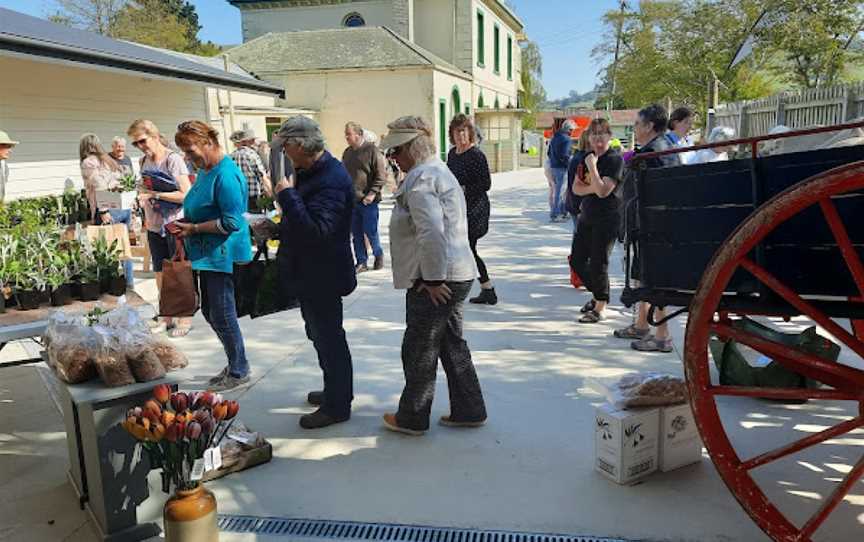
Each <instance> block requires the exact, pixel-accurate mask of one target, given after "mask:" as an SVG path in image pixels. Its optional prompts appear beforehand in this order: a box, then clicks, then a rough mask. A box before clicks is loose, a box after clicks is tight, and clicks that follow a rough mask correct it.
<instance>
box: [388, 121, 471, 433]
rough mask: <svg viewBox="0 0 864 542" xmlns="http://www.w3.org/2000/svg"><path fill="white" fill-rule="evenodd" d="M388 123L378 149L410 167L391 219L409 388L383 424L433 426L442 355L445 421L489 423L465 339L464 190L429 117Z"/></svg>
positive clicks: (412, 428) (467, 253) (467, 260)
mask: <svg viewBox="0 0 864 542" xmlns="http://www.w3.org/2000/svg"><path fill="white" fill-rule="evenodd" d="M388 128H389V130H390V131H389V133H388V134H387V136H386V137H385V138H384V139H383V140H382V141H381V147H382V148H383V149H388V150H389V154H390V155H391V156H392V157H393V159H394V160H395V161H396V163H397V164H399V168H400V169H401V170H402V171H404V172H405V173H406V176H405V180H404V181H403V182H402V184H400V185H399V188H398V189H397V190H396V193H395V194H394V197H395V199H396V202H395V205H394V207H393V211H392V214H391V218H390V258H391V261H392V264H391V267H392V270H393V285H394V286H395V287H396V288H397V289H401V290H407V292H406V294H405V314H406V317H405V319H406V328H405V335H404V336H403V338H402V369H403V371H404V373H405V388H404V390H403V391H402V397H401V398H400V400H399V408H398V410H397V411H396V412H395V413H393V414H389V413H388V414H385V415H384V427H385V428H387V429H389V430H391V431H396V432H399V433H405V434H408V435H422V434H423V433H425V432H426V430H427V429H429V417H430V413H431V409H432V397H433V395H434V392H435V372H436V371H437V367H438V359H439V358H440V359H441V365H442V366H443V367H444V372H445V373H446V374H447V387H448V389H449V391H450V414H449V415H447V416H443V417H442V418H441V420H440V423H441V425H445V426H450V427H478V426H480V425H483V424H484V423H485V422H486V405H485V403H484V401H483V393H482V391H481V389H480V381H479V380H478V378H477V373H476V371H475V369H474V363H473V361H472V360H471V351H470V350H469V348H468V343H466V342H465V339H464V338H463V337H462V320H463V307H464V303H465V298H466V297H468V293H469V292H470V291H471V285H472V284H473V282H474V277H476V276H477V265H476V263H475V261H474V255H473V253H472V252H471V245H470V242H469V238H468V216H467V204H466V202H465V194H464V192H463V190H462V187H461V186H459V181H458V180H457V179H456V177H455V176H454V175H453V173H452V172H451V171H450V169H449V168H448V167H447V164H445V163H444V162H442V161H441V159H440V158H438V155H437V152H436V150H435V143H434V139H433V131H432V127H431V126H430V125H429V124H428V123H427V122H426V121H425V120H423V119H422V118H420V117H413V116H408V117H401V118H399V119H396V120H395V121H393V122H391V123H390V124H389V125H388Z"/></svg>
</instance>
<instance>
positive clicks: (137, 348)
mask: <svg viewBox="0 0 864 542" xmlns="http://www.w3.org/2000/svg"><path fill="white" fill-rule="evenodd" d="M118 338H119V339H120V343H121V345H122V346H123V349H124V351H125V353H126V362H127V363H128V364H129V369H130V370H131V371H132V375H133V376H134V377H135V380H137V381H138V382H150V381H151V380H157V379H159V378H162V377H163V376H165V367H164V366H163V365H162V361H161V360H160V359H159V356H157V355H156V352H155V351H154V350H153V344H154V342H155V341H154V340H153V336H152V335H149V333H148V334H146V335H145V334H144V333H137V334H133V333H128V332H125V331H121V332H118Z"/></svg>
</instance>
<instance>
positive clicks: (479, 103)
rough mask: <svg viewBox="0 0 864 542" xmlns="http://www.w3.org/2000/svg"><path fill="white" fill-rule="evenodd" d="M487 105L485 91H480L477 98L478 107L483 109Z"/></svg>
mask: <svg viewBox="0 0 864 542" xmlns="http://www.w3.org/2000/svg"><path fill="white" fill-rule="evenodd" d="M484 107H486V104H484V103H483V92H482V91H481V92H480V97H479V98H477V109H482V108H484Z"/></svg>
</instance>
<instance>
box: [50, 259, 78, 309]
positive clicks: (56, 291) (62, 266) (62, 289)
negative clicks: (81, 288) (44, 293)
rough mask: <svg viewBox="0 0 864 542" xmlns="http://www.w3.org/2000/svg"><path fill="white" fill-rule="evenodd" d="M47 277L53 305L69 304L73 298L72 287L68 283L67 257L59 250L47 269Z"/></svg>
mask: <svg viewBox="0 0 864 542" xmlns="http://www.w3.org/2000/svg"><path fill="white" fill-rule="evenodd" d="M45 278H46V282H47V283H48V287H49V289H50V290H49V291H50V296H51V306H52V307H62V306H63V305H66V304H68V303H69V301H70V300H71V299H72V288H71V287H70V285H69V284H68V281H69V267H68V265H67V259H66V257H65V256H64V255H63V253H62V252H57V253H56V254H55V255H54V259H53V261H52V262H51V266H50V267H49V268H48V269H47V270H46V274H45Z"/></svg>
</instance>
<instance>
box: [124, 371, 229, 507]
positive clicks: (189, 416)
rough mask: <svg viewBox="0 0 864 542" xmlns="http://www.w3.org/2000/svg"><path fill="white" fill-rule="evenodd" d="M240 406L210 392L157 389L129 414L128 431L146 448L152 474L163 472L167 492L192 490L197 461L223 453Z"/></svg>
mask: <svg viewBox="0 0 864 542" xmlns="http://www.w3.org/2000/svg"><path fill="white" fill-rule="evenodd" d="M239 410H240V405H239V404H238V403H237V401H227V400H224V399H223V398H222V396H221V395H219V394H215V393H211V392H208V391H204V392H189V393H184V392H177V393H171V388H170V387H169V386H168V385H167V384H160V385H159V386H156V387H155V388H154V389H153V398H152V399H149V400H147V402H146V403H144V406H143V407H135V408H132V409H129V411H128V412H127V413H126V420H125V421H124V422H122V424H121V425H122V426H123V428H124V429H126V431H128V432H129V434H131V435H132V436H133V437H135V438H136V439H137V440H139V441H141V442H142V443H143V446H144V448H145V450H146V451H147V453H148V454H149V457H150V465H151V467H152V468H159V467H161V468H162V490H163V491H165V492H166V493H168V492H170V490H171V485H172V484H173V485H174V486H175V487H176V488H178V489H192V488H194V487H195V486H196V485H198V482H197V481H192V480H190V476H191V473H192V466H193V465H194V464H195V460H197V459H201V458H202V457H203V455H204V451H205V450H207V449H208V448H212V447H218V446H219V445H220V443H221V442H222V439H223V438H225V435H226V434H227V433H228V430H229V429H230V428H231V424H233V423H234V420H235V419H236V416H237V412H238V411H239Z"/></svg>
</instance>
